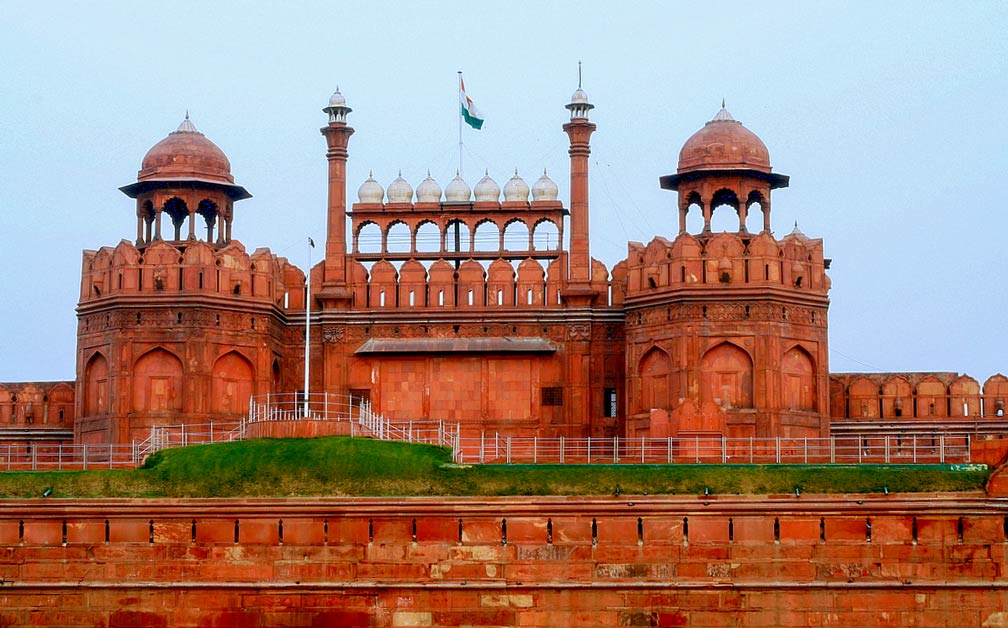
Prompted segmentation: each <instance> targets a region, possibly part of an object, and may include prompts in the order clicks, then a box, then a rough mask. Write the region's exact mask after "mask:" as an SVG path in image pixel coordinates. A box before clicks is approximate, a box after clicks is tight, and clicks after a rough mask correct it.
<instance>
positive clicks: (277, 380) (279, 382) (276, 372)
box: [270, 357, 284, 393]
mask: <svg viewBox="0 0 1008 628" xmlns="http://www.w3.org/2000/svg"><path fill="white" fill-rule="evenodd" d="M270 371H271V372H270V376H271V377H270V384H271V386H272V391H273V392H275V393H277V392H281V391H282V390H284V388H283V379H282V375H281V374H282V372H283V371H281V370H280V358H278V357H274V358H273V364H272V365H271V366H270Z"/></svg>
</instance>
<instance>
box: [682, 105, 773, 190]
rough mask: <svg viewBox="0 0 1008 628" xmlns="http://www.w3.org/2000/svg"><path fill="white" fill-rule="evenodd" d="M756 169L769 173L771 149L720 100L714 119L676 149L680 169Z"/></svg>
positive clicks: (684, 170)
mask: <svg viewBox="0 0 1008 628" xmlns="http://www.w3.org/2000/svg"><path fill="white" fill-rule="evenodd" d="M700 170H758V171H760V172H766V173H769V172H770V170H771V168H770V152H769V151H768V150H767V147H766V144H764V143H763V140H761V139H760V138H759V137H757V136H756V134H755V133H753V132H752V131H750V130H749V129H747V128H745V127H744V126H742V123H741V122H739V121H738V120H736V119H735V118H733V117H732V116H731V114H730V113H728V110H727V109H725V108H724V104H723V103H722V106H721V110H720V111H718V113H717V115H715V116H714V119H713V120H711V121H710V122H708V123H707V124H705V125H704V127H703V128H702V129H700V130H699V131H697V132H696V133H694V134H693V136H692V137H690V138H689V139H688V140H686V143H685V144H683V147H682V150H680V151H679V172H680V173H683V172H695V171H700Z"/></svg>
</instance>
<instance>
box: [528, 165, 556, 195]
mask: <svg viewBox="0 0 1008 628" xmlns="http://www.w3.org/2000/svg"><path fill="white" fill-rule="evenodd" d="M559 195H560V191H559V190H558V189H557V184H556V183H554V182H553V179H550V178H549V177H548V176H546V171H545V170H543V174H542V176H541V177H539V180H538V181H536V182H535V183H533V184H532V200H533V201H555V200H557V197H558V196H559Z"/></svg>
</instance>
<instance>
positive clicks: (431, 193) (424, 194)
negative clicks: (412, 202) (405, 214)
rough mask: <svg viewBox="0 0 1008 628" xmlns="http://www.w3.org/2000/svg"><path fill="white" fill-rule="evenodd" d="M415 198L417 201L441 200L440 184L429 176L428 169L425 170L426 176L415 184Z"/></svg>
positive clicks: (436, 201) (437, 201)
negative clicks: (418, 183)
mask: <svg viewBox="0 0 1008 628" xmlns="http://www.w3.org/2000/svg"><path fill="white" fill-rule="evenodd" d="M416 200H417V202H418V203H440V202H441V186H440V185H438V183H437V181H435V180H434V179H432V178H431V176H430V171H429V170H428V171H427V178H426V179H424V180H423V181H421V182H420V185H418V186H417V189H416Z"/></svg>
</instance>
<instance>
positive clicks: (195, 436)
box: [133, 420, 245, 464]
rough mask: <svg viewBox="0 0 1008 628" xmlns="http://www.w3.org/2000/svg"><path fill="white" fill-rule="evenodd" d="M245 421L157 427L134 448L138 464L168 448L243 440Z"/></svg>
mask: <svg viewBox="0 0 1008 628" xmlns="http://www.w3.org/2000/svg"><path fill="white" fill-rule="evenodd" d="M244 433H245V421H244V420H242V421H218V422H214V421H211V422H209V423H200V424H196V425H186V424H183V425H155V426H154V427H152V428H151V433H150V436H148V437H147V438H146V439H144V440H143V441H140V442H137V443H135V444H134V445H133V446H134V447H135V448H136V450H137V462H138V464H139V463H141V462H143V460H144V458H146V457H147V456H149V455H151V454H153V453H155V452H157V451H160V450H162V449H166V448H168V447H185V446H186V445H210V444H213V443H227V442H231V441H235V440H242V438H244Z"/></svg>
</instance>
